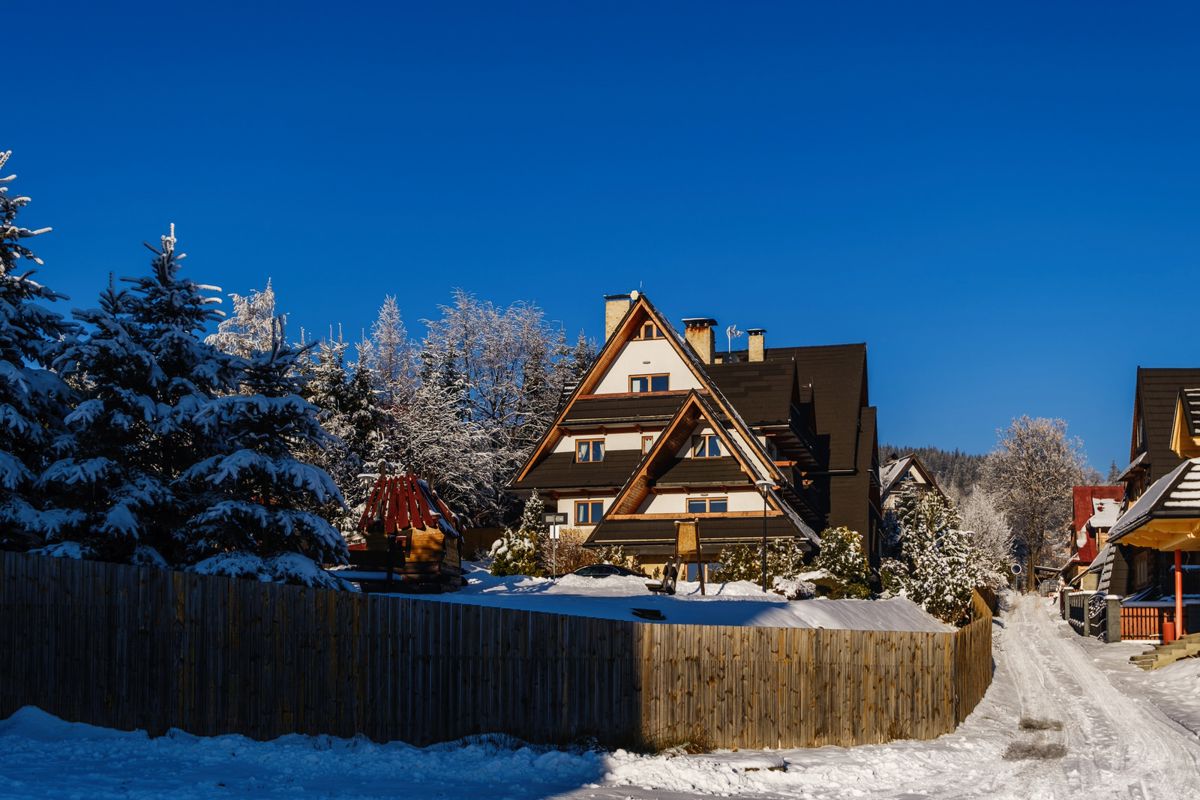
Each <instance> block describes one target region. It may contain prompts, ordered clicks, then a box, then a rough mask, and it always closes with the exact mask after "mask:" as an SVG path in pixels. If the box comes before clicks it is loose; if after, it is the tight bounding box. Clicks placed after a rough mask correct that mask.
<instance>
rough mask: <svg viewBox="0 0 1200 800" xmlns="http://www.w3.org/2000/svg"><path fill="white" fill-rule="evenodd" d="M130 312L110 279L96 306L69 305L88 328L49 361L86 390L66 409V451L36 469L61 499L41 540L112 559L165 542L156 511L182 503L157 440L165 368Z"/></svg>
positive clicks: (168, 511) (163, 513)
mask: <svg viewBox="0 0 1200 800" xmlns="http://www.w3.org/2000/svg"><path fill="white" fill-rule="evenodd" d="M130 315H131V307H130V298H129V294H128V292H125V291H120V290H118V289H117V288H116V287H115V286H112V285H110V286H109V288H108V289H107V290H106V291H105V292H104V293H103V294H102V295H101V296H100V306H99V308H96V309H88V310H80V311H76V312H74V316H75V318H76V319H77V320H79V321H80V322H82V323H83V324H84V325H86V326H87V329H86V330H87V331H88V332H87V333H86V334H83V333H77V334H76V335H74V336H72V337H70V338H69V339H68V340H67V341H66V343H65V345H64V349H63V353H62V355H61V356H60V357H59V358H58V359H57V360H56V362H55V366H56V368H57V369H58V370H59V372H60V374H62V375H63V376H64V377H66V378H67V379H68V380H70V381H72V382H74V383H76V384H77V386H78V387H79V389H80V393H81V396H82V400H81V402H80V403H79V404H78V405H77V406H76V407H75V409H74V410H73V411H72V412H71V413H70V414H69V415H68V416H67V417H66V425H67V428H68V430H69V431H70V436H69V438H68V448H67V452H66V453H65V454H64V455H63V457H62V458H60V459H59V460H57V461H56V462H54V463H53V464H52V465H50V467H49V468H48V469H47V470H46V471H45V473H44V474H43V475H42V478H41V486H42V488H43V490H44V491H45V492H46V493H47V494H48V495H51V496H53V497H54V498H55V505H56V506H57V513H56V514H55V515H54V520H55V524H54V526H53V528H52V530H50V531H48V535H47V540H48V541H49V542H51V543H57V542H73V543H75V544H76V545H77V546H79V547H80V548H82V550H81V552H82V553H83V554H85V555H87V556H89V557H98V558H101V559H104V560H110V561H126V560H129V559H130V558H131V557H132V556H133V555H134V553H135V552H137V548H138V547H139V546H141V547H153V545H151V544H148V543H149V542H151V541H153V540H155V539H156V538H157V539H158V541H157V542H155V544H158V545H160V546H161V544H162V543H163V541H165V540H166V538H167V535H168V534H169V533H170V531H168V530H163V529H162V528H157V529H156V521H157V520H162V519H164V518H170V517H171V516H172V514H173V513H174V511H175V507H176V506H177V505H178V501H177V499H176V498H175V496H174V493H173V492H172V491H171V489H170V487H169V485H168V484H169V481H170V478H169V477H168V476H166V475H164V473H163V471H162V469H161V468H160V465H159V464H158V458H157V456H158V451H157V449H156V447H155V446H154V443H155V442H156V440H157V438H158V431H159V429H160V425H162V424H163V423H164V417H165V415H166V414H167V413H168V412H169V409H168V408H167V407H166V406H165V405H163V404H161V403H159V401H158V395H159V391H158V390H159V387H161V385H162V383H163V380H162V377H163V376H162V373H161V371H160V370H159V368H158V364H157V362H156V361H155V359H154V356H153V355H152V354H151V353H150V351H149V350H148V349H147V348H146V346H145V342H144V341H143V340H142V337H141V329H140V328H139V327H138V326H137V325H136V324H134V323H133V321H132V319H131V316H130ZM155 533H158V534H159V535H158V536H157V537H156V536H155V535H154V534H155ZM143 554H144V555H146V557H147V558H146V560H148V561H151V562H153V561H155V560H156V559H155V558H154V556H153V555H150V554H148V553H147V552H146V551H143Z"/></svg>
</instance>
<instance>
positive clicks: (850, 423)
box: [511, 293, 880, 567]
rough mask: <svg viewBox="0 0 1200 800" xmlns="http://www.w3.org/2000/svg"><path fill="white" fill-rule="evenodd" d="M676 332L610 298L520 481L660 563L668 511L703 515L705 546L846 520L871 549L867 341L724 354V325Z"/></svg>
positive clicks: (873, 516)
mask: <svg viewBox="0 0 1200 800" xmlns="http://www.w3.org/2000/svg"><path fill="white" fill-rule="evenodd" d="M683 322H684V333H683V334H682V335H681V334H680V333H678V332H677V331H676V330H675V328H674V327H673V326H672V325H671V324H670V322H669V321H668V320H667V319H666V318H664V317H663V315H662V314H661V313H660V312H659V310H658V309H657V308H656V307H655V306H654V305H653V304H652V303H651V302H650V300H649V299H648V298H647V297H646V296H645V295H642V294H638V293H633V294H630V295H612V296H609V297H607V298H605V343H604V346H603V347H602V348H601V350H600V352H599V354H598V355H597V358H596V360H595V362H594V363H593V365H592V367H591V369H589V371H588V372H587V373H586V374H585V375H584V376H583V378H582V379H581V381H580V382H579V384H578V386H576V387H575V389H574V391H573V392H572V393H571V395H570V396H569V397H568V398H567V399H566V401H565V402H564V404H563V406H562V408H561V409H560V411H559V413H558V415H557V418H556V419H555V421H554V423H553V425H551V426H550V428H549V430H547V432H546V434H545V435H544V436H543V437H542V439H541V441H540V442H539V443H538V444H537V446H536V447H535V448H534V451H533V453H532V454H531V456H530V457H529V459H528V461H527V462H526V463H525V464H524V466H523V467H522V469H521V470H520V471H519V473H518V474H517V476H516V479H515V481H514V483H513V485H512V486H511V489H512V490H513V491H514V492H516V493H517V494H518V495H527V494H528V493H529V492H531V491H533V490H535V489H536V490H537V491H538V493H539V495H540V496H541V497H542V498H543V499H544V500H545V501H546V502H547V504H548V506H550V508H552V509H553V510H556V511H558V512H560V513H565V514H567V515H568V517H569V519H570V520H571V523H572V524H573V525H574V526H575V527H578V528H581V529H583V530H584V531H586V533H587V535H588V539H587V544H588V545H589V546H594V547H598V546H603V545H621V546H623V547H624V548H625V549H626V550H628V551H632V552H634V553H636V554H638V555H639V557H640V558H641V559H642V561H643V562H644V563H646V564H647V565H649V566H651V567H653V566H656V565H659V564H662V563H664V562H665V560H666V558H667V557H668V556H669V555H670V554H671V553H672V552H673V550H674V538H675V525H674V523H675V521H677V520H681V519H702V520H704V522H703V523H702V526H701V527H702V530H703V531H704V536H705V538H706V544H705V547H706V548H708V547H710V546H711V547H713V548H715V549H718V550H719V548H720V546H721V545H722V544H725V543H734V542H755V541H759V540H760V539H761V536H762V531H763V526H764V519H765V524H766V527H767V533H768V536H769V537H789V538H792V539H794V540H795V541H797V542H799V543H800V544H801V546H802V547H808V548H812V547H815V546H816V542H817V535H818V533H819V532H820V531H821V530H822V529H823V528H825V527H826V526H827V525H830V524H845V525H848V526H850V527H853V528H854V529H856V530H858V531H859V532H860V533H862V534H863V536H864V540H865V541H864V544H865V546H866V547H867V548H868V552H873V550H874V546H875V536H876V530H877V525H878V521H879V516H880V512H879V492H878V475H877V472H876V470H877V465H878V456H877V450H878V446H877V443H876V435H875V409H874V408H872V407H871V406H869V405H868V402H867V382H866V348H865V346H863V345H841V346H832V347H813V348H778V349H769V348H767V347H765V338H764V337H765V331H764V330H762V329H752V330H751V331H750V332H749V334H750V337H749V338H750V341H749V348H748V349H747V350H745V351H740V352H735V353H718V352H717V351H716V347H715V335H714V329H715V326H716V321H715V320H713V319H711V318H706V317H704V318H701V317H697V318H690V319H685V320H684V321H683Z"/></svg>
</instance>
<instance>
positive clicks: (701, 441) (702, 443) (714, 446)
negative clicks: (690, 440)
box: [692, 433, 721, 458]
mask: <svg viewBox="0 0 1200 800" xmlns="http://www.w3.org/2000/svg"><path fill="white" fill-rule="evenodd" d="M692 455H693V456H695V457H696V458H720V457H721V440H720V439H718V438H717V435H716V434H715V433H705V434H702V435H700V436H697V437H696V449H695V450H693V451H692Z"/></svg>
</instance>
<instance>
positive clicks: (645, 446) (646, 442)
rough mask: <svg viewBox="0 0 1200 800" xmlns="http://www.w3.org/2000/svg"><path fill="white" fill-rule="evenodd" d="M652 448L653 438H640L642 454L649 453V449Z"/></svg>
mask: <svg viewBox="0 0 1200 800" xmlns="http://www.w3.org/2000/svg"><path fill="white" fill-rule="evenodd" d="M653 446H654V437H653V436H643V437H642V452H643V453H649V452H650V448H651V447H653Z"/></svg>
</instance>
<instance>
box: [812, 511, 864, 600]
mask: <svg viewBox="0 0 1200 800" xmlns="http://www.w3.org/2000/svg"><path fill="white" fill-rule="evenodd" d="M816 563H817V566H818V567H820V568H821V569H823V570H825V571H826V572H828V573H829V575H830V577H832V578H833V579H834V580H835V581H836V582H837V588H836V590H835V591H834V593H833V596H834V597H858V598H863V597H869V596H870V594H871V589H870V587H869V586H868V583H867V581H868V572H867V556H866V553H864V552H863V548H862V537H861V536H860V535H859V534H858V532H857V531H852V530H850V529H849V528H847V527H845V526H839V527H836V528H827V529H825V531H824V532H823V533H822V534H821V552H820V554H819V555H818V556H817V562H816Z"/></svg>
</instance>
